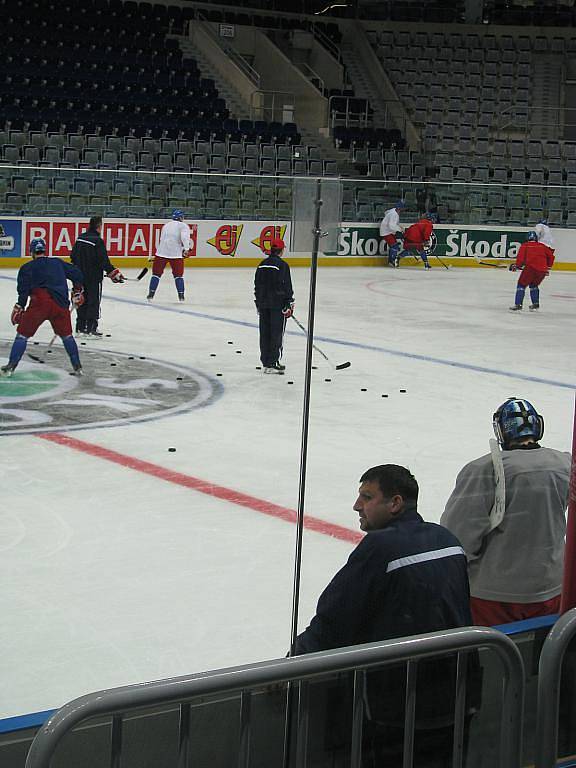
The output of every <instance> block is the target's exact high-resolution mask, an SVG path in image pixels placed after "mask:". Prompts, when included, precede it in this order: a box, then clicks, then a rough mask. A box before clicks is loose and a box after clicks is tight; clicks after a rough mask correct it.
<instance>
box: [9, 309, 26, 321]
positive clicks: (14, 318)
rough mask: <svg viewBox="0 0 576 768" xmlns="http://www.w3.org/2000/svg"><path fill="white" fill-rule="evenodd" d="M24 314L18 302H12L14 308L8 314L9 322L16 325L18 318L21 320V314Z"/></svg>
mask: <svg viewBox="0 0 576 768" xmlns="http://www.w3.org/2000/svg"><path fill="white" fill-rule="evenodd" d="M23 314H24V310H23V309H22V307H21V306H20V304H14V309H13V310H12V314H11V315H10V322H11V323H12V325H18V323H19V322H20V320H22V315H23Z"/></svg>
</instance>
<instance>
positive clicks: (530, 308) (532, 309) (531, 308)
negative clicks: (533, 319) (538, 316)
mask: <svg viewBox="0 0 576 768" xmlns="http://www.w3.org/2000/svg"><path fill="white" fill-rule="evenodd" d="M528 309H529V310H530V311H531V312H534V310H536V309H540V304H530V306H529V307H528Z"/></svg>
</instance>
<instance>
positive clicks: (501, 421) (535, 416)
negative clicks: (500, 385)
mask: <svg viewBox="0 0 576 768" xmlns="http://www.w3.org/2000/svg"><path fill="white" fill-rule="evenodd" d="M492 424H493V426H494V433H495V435H496V437H497V439H498V442H499V443H500V445H502V446H505V445H509V444H510V443H514V442H515V441H517V440H520V439H522V438H525V437H531V438H533V439H534V440H536V442H538V441H539V440H541V439H542V435H543V434H544V419H543V418H542V416H540V414H539V413H537V411H536V408H534V406H533V405H532V403H529V402H528V400H522V398H518V397H511V398H509V399H508V400H506V402H505V403H502V405H501V406H500V408H498V410H497V411H496V413H495V414H494V416H493V417H492Z"/></svg>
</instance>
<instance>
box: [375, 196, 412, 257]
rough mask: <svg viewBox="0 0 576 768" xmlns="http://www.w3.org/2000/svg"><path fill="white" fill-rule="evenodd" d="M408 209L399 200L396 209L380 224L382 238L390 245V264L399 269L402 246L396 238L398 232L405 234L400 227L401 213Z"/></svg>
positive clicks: (389, 211) (385, 216) (387, 212)
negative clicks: (399, 254)
mask: <svg viewBox="0 0 576 768" xmlns="http://www.w3.org/2000/svg"><path fill="white" fill-rule="evenodd" d="M405 207H406V203H405V202H404V201H403V200H398V202H397V203H396V205H395V206H394V208H389V209H388V210H387V211H386V213H385V214H384V218H383V219H382V221H381V222H380V237H381V238H383V239H384V240H385V241H386V243H387V244H388V264H389V265H390V266H391V267H397V266H398V264H397V256H398V253H399V252H400V249H401V247H402V246H401V244H400V243H399V242H398V238H397V236H396V233H397V232H400V233H401V232H403V231H404V230H403V227H402V226H401V225H400V211H401V210H402V209H403V208H405Z"/></svg>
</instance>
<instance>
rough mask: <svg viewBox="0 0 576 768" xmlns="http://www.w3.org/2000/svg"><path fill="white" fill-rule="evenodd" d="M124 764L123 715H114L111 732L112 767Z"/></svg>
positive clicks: (119, 767)
mask: <svg viewBox="0 0 576 768" xmlns="http://www.w3.org/2000/svg"><path fill="white" fill-rule="evenodd" d="M121 765H122V715H114V716H113V717H112V727H111V733H110V768H121Z"/></svg>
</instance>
